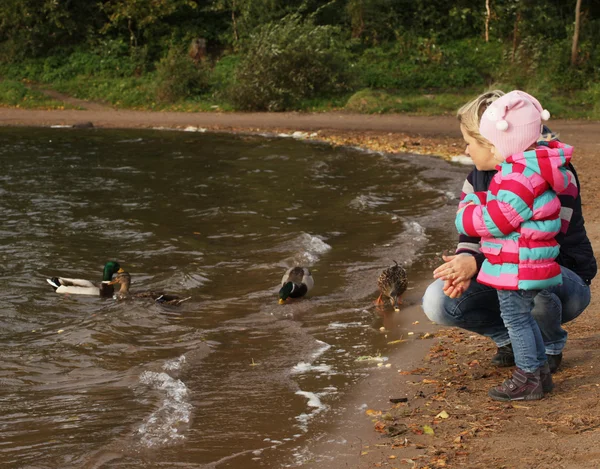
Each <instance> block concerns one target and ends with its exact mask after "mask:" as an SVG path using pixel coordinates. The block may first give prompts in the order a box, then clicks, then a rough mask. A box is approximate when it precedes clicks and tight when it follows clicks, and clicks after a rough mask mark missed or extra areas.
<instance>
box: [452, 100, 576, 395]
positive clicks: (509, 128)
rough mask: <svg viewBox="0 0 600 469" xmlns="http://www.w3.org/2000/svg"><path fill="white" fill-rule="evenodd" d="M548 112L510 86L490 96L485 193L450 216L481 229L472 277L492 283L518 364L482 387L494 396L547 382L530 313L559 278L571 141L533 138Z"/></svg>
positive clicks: (484, 126) (461, 226)
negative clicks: (489, 172) (492, 164)
mask: <svg viewBox="0 0 600 469" xmlns="http://www.w3.org/2000/svg"><path fill="white" fill-rule="evenodd" d="M549 117H550V115H549V113H548V111H546V110H543V109H542V107H541V105H540V103H539V102H538V100H537V99H535V98H534V97H533V96H530V95H529V94H527V93H525V92H523V91H512V92H510V93H508V94H506V95H504V96H502V97H501V98H499V99H497V100H495V101H494V102H493V103H491V104H490V105H489V106H488V108H487V109H486V110H485V112H484V113H483V115H482V116H481V119H480V123H479V133H480V134H481V135H482V136H483V137H484V138H485V139H486V140H487V141H489V142H490V144H491V145H492V148H491V152H492V154H493V156H494V158H495V159H496V160H497V162H498V164H499V166H497V169H498V172H497V173H496V175H495V176H494V178H493V180H492V182H491V183H490V186H489V190H488V191H487V193H483V192H479V193H472V194H469V195H467V196H466V197H465V198H464V199H463V201H462V202H461V204H460V206H459V207H460V208H459V212H458V214H457V216H456V227H457V229H458V231H459V233H461V234H464V235H467V236H473V237H477V236H479V237H481V251H482V253H483V254H484V255H485V258H486V259H485V261H484V263H483V265H482V267H481V270H480V271H479V275H478V276H477V281H478V282H479V283H482V284H484V285H489V286H491V287H493V288H496V289H497V292H498V300H499V303H500V311H501V316H502V319H503V321H504V324H505V326H506V328H507V329H508V333H509V336H510V339H511V343H512V346H513V350H514V355H515V363H516V365H517V368H516V369H515V371H514V372H513V375H512V377H511V378H510V379H507V380H506V381H504V383H502V384H501V385H500V386H496V387H494V388H492V389H490V391H489V393H488V394H489V396H490V397H491V398H492V399H494V400H500V401H508V400H535V399H541V398H542V397H543V396H544V392H549V391H551V390H552V387H553V384H552V376H551V374H550V369H549V366H548V362H547V359H546V354H545V349H544V342H543V339H542V335H541V333H540V330H539V327H538V325H537V323H536V322H535V320H534V319H533V317H532V315H531V310H532V308H533V300H534V298H535V296H536V295H537V293H538V292H539V290H542V289H545V288H548V287H550V286H553V285H559V284H560V283H561V282H562V277H561V272H560V266H559V265H558V264H557V263H556V262H555V258H556V256H557V255H558V253H559V246H558V243H557V242H556V240H555V239H554V237H555V236H556V234H558V232H559V231H560V228H561V221H560V218H559V214H560V209H561V205H560V201H559V199H558V197H557V195H556V194H557V193H560V192H562V191H564V190H565V189H566V188H567V187H568V185H569V182H570V178H569V173H567V170H566V168H565V166H566V164H567V163H568V162H569V161H570V159H571V154H572V151H573V148H572V147H571V146H568V145H565V144H563V143H560V142H558V141H550V142H544V143H543V144H542V143H540V144H539V146H537V147H535V143H536V141H537V140H538V138H539V136H540V133H541V122H542V120H547V119H548V118H549Z"/></svg>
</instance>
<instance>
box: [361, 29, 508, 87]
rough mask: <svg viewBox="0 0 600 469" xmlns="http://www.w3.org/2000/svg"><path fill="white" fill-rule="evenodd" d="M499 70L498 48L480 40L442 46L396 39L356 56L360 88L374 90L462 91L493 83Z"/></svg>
mask: <svg viewBox="0 0 600 469" xmlns="http://www.w3.org/2000/svg"><path fill="white" fill-rule="evenodd" d="M499 67H500V47H499V45H498V44H495V43H485V42H483V41H480V40H462V41H454V42H451V43H447V44H444V45H441V46H440V45H439V44H436V43H435V41H433V40H431V39H424V38H417V39H415V38H403V37H401V38H399V40H398V41H397V42H396V43H394V44H392V45H387V46H382V47H374V48H371V49H367V50H365V51H363V52H362V53H361V54H360V55H358V56H357V58H356V62H355V64H354V68H355V69H356V71H357V74H358V80H359V82H360V85H361V86H362V87H367V88H377V89H390V90H394V89H401V90H413V91H414V90H423V89H437V90H444V89H462V88H464V87H472V86H478V85H479V86H481V85H485V84H487V83H489V82H490V81H492V79H493V77H494V75H495V74H497V73H498V72H499Z"/></svg>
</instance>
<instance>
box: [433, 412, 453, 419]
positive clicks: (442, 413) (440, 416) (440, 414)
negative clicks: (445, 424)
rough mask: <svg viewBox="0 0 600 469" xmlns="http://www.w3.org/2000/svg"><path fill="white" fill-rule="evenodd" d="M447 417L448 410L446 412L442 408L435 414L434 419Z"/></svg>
mask: <svg viewBox="0 0 600 469" xmlns="http://www.w3.org/2000/svg"><path fill="white" fill-rule="evenodd" d="M448 417H450V416H449V415H448V412H446V411H445V410H442V411H441V412H440V413H439V414H437V415H436V416H435V418H436V419H447V418H448Z"/></svg>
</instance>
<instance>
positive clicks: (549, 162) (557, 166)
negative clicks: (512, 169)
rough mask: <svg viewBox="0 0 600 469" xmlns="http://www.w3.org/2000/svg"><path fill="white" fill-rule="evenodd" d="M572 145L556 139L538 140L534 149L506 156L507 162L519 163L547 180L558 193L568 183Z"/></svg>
mask: <svg viewBox="0 0 600 469" xmlns="http://www.w3.org/2000/svg"><path fill="white" fill-rule="evenodd" d="M572 154H573V147H572V146H571V145H567V144H565V143H562V142H559V141H558V140H552V141H550V142H538V143H537V147H536V148H535V150H528V151H525V152H523V153H516V154H514V155H510V156H509V157H508V158H506V161H505V163H507V164H521V165H523V166H525V167H527V168H529V169H530V170H532V171H535V172H536V173H537V174H539V175H540V176H542V178H543V179H544V180H545V181H546V182H548V184H549V185H550V187H551V188H552V189H553V190H554V192H556V193H557V194H560V193H561V192H563V191H564V190H565V189H566V188H567V186H568V185H569V173H568V172H567V168H566V166H567V164H568V163H569V162H570V161H571V156H572Z"/></svg>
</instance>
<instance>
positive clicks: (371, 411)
mask: <svg viewBox="0 0 600 469" xmlns="http://www.w3.org/2000/svg"><path fill="white" fill-rule="evenodd" d="M365 414H367V415H369V416H372V415H381V411H380V410H373V409H367V410H366V411H365Z"/></svg>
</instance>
